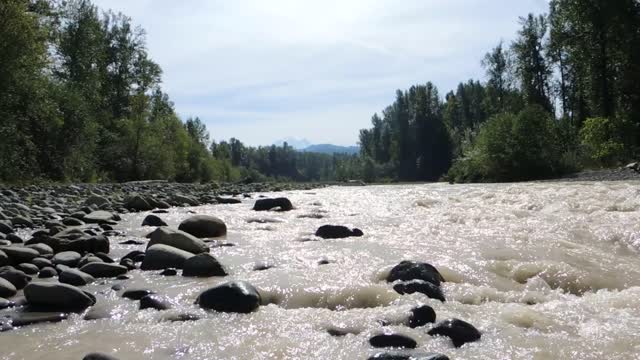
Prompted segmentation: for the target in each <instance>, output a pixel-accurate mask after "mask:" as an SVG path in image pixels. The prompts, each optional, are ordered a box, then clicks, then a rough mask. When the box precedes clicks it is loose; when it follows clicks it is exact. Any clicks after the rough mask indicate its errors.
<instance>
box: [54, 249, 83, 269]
mask: <svg viewBox="0 0 640 360" xmlns="http://www.w3.org/2000/svg"><path fill="white" fill-rule="evenodd" d="M80 259H82V255H80V254H79V253H77V252H75V251H62V252H59V253H57V254H55V255H54V256H53V259H52V260H51V261H52V262H53V263H54V264H56V265H58V264H62V265H66V266H70V267H76V266H77V265H78V262H80Z"/></svg>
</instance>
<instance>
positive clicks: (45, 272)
mask: <svg viewBox="0 0 640 360" xmlns="http://www.w3.org/2000/svg"><path fill="white" fill-rule="evenodd" d="M54 276H58V272H57V271H56V269H54V268H52V267H45V268H43V269H42V270H40V272H39V273H38V278H40V279H49V278H52V277H54Z"/></svg>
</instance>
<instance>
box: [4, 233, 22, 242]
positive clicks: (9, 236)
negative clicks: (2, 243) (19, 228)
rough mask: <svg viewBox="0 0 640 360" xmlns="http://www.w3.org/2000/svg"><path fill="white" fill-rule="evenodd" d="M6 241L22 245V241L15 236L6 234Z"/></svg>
mask: <svg viewBox="0 0 640 360" xmlns="http://www.w3.org/2000/svg"><path fill="white" fill-rule="evenodd" d="M6 239H7V240H9V241H11V243H12V244H22V243H23V242H24V240H22V238H21V237H20V236H18V235H16V234H7V237H6Z"/></svg>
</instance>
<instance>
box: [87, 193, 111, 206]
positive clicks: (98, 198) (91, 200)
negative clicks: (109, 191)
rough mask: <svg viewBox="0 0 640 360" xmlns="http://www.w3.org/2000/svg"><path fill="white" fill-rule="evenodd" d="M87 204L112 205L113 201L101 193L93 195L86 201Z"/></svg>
mask: <svg viewBox="0 0 640 360" xmlns="http://www.w3.org/2000/svg"><path fill="white" fill-rule="evenodd" d="M84 205H85V206H89V207H90V206H91V205H95V206H97V207H101V206H104V205H111V202H110V201H109V200H107V199H106V198H104V197H102V196H99V195H91V196H89V197H88V198H87V199H86V200H85V201H84Z"/></svg>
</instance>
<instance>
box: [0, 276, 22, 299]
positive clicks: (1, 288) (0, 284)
mask: <svg viewBox="0 0 640 360" xmlns="http://www.w3.org/2000/svg"><path fill="white" fill-rule="evenodd" d="M17 292H18V289H16V287H15V286H13V284H12V283H10V282H9V281H8V280H5V279H3V278H0V297H2V298H10V297H12V296H14V295H15V294H16V293H17Z"/></svg>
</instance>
